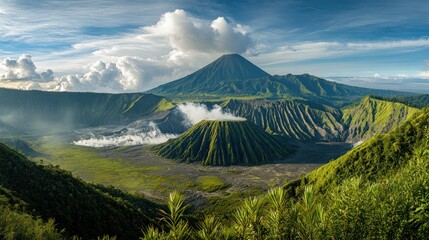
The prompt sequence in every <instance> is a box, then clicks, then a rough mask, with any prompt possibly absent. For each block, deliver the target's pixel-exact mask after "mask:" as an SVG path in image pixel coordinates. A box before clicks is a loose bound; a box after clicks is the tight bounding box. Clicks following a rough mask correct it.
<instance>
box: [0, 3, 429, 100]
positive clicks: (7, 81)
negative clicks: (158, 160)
mask: <svg viewBox="0 0 429 240" xmlns="http://www.w3.org/2000/svg"><path fill="white" fill-rule="evenodd" d="M239 5H240V6H238V5H237V4H231V3H228V2H223V1H214V2H207V3H204V2H200V1H192V0H191V1H190V2H189V3H183V4H182V6H178V5H177V3H172V2H165V3H159V2H158V1H147V2H145V4H142V3H141V2H134V1H123V2H121V3H118V2H116V1H109V0H108V1H103V2H99V1H91V2H87V1H79V0H78V1H73V2H61V1H54V0H41V1H38V2H37V3H36V2H32V1H27V0H22V1H2V2H0V21H1V22H2V23H4V24H2V25H0V61H1V59H3V61H2V62H1V64H0V86H3V87H14V88H21V89H44V90H55V91H95V92H132V91H144V90H148V89H150V88H153V87H156V86H158V85H160V84H163V83H166V82H169V81H172V80H175V79H178V78H179V77H182V76H185V75H187V74H189V73H191V72H193V71H195V70H197V69H198V68H200V67H203V66H204V65H206V64H208V63H209V62H211V61H213V60H214V59H216V58H217V57H219V56H221V55H222V54H225V53H240V54H243V55H245V57H247V58H249V60H251V61H252V62H254V63H256V64H257V65H259V66H260V67H262V68H263V69H264V70H266V71H267V72H269V73H271V74H286V73H289V72H290V73H310V74H314V75H318V76H321V77H329V78H328V79H333V80H335V81H340V82H341V81H343V82H345V83H346V82H347V83H350V82H351V83H352V85H353V84H354V85H358V86H364V87H371V86H373V85H374V86H382V88H386V89H389V88H390V89H401V86H402V87H403V86H407V87H409V88H408V90H410V91H420V92H425V91H426V92H429V84H428V83H427V81H429V80H428V79H429V64H428V61H429V58H428V57H427V56H429V39H428V37H427V34H426V33H425V31H423V29H427V28H429V15H427V14H426V12H425V10H424V9H426V8H425V6H427V3H425V1H420V0H416V1H414V2H413V4H410V3H405V2H403V1H399V0H392V1H390V2H389V3H386V4H373V3H372V2H371V1H369V0H368V1H366V0H365V1H363V3H362V2H350V3H347V4H325V3H324V2H321V1H311V2H306V1H305V2H302V3H301V2H296V1H282V2H276V3H267V4H264V5H263V6H261V5H260V4H254V2H252V1H246V2H243V3H242V4H239ZM171 9H176V10H174V11H172V10H171ZM47 13H49V14H47ZM399 13H400V14H399ZM48 16H49V17H48ZM358 16H359V17H358ZM392 16H395V17H392ZM39 69H40V70H39ZM341 76H343V78H338V77H341ZM379 76H387V77H384V78H382V77H379ZM363 78H365V81H361V80H362V79H363ZM387 79H388V80H389V81H386V80H387ZM410 79H411V80H412V81H411V80H410ZM410 82H413V83H415V84H414V85H412V86H411V87H410V85H406V84H407V83H410ZM383 84H384V85H383ZM378 88H380V87H378Z"/></svg>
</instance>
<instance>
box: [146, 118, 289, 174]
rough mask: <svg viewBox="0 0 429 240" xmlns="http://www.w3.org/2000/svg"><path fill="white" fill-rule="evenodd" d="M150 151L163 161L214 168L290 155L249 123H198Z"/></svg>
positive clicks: (260, 161)
mask: <svg viewBox="0 0 429 240" xmlns="http://www.w3.org/2000/svg"><path fill="white" fill-rule="evenodd" d="M152 149H153V150H154V152H155V153H157V154H158V155H160V156H163V157H166V158H171V159H176V160H178V161H184V162H201V163H202V164H203V165H216V166H219V165H237V164H244V165H247V164H261V163H268V162H272V161H275V160H282V159H284V158H285V157H286V156H288V155H289V154H290V153H291V148H290V147H289V146H288V145H287V144H285V143H284V142H282V141H279V140H277V139H276V138H275V137H272V136H270V135H269V134H267V133H265V132H264V131H263V130H262V129H260V128H258V127H257V126H255V125H253V124H251V123H249V122H248V121H206V120H205V121H201V122H200V123H198V124H196V125H195V126H193V127H192V128H191V129H189V130H188V131H186V132H185V133H184V134H182V135H181V136H180V137H179V138H177V139H171V140H169V141H168V142H166V143H163V144H160V145H157V146H154V147H152Z"/></svg>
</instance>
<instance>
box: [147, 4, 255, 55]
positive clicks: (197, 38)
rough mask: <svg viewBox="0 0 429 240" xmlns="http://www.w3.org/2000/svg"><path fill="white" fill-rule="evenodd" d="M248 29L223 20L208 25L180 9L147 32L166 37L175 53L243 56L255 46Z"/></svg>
mask: <svg viewBox="0 0 429 240" xmlns="http://www.w3.org/2000/svg"><path fill="white" fill-rule="evenodd" d="M246 28H248V27H246V26H242V25H236V26H233V25H232V24H230V23H228V22H227V21H226V20H225V18H224V17H218V18H217V19H215V20H213V21H212V22H211V23H206V22H204V21H202V20H200V19H195V18H191V17H190V16H188V14H187V13H186V12H185V11H184V10H181V9H177V10H175V11H174V12H167V13H165V14H164V15H162V17H161V19H160V20H159V21H158V22H157V23H156V24H155V25H154V26H149V27H145V28H144V30H145V31H147V32H148V33H149V34H153V35H155V36H164V37H166V38H167V39H168V41H169V43H170V46H171V47H172V48H173V49H174V50H176V51H181V52H185V53H189V52H205V53H207V52H215V53H244V52H246V51H247V50H248V49H250V48H252V47H253V45H254V44H253V41H252V39H251V38H250V37H249V35H248V30H247V31H246V30H245V29H246Z"/></svg>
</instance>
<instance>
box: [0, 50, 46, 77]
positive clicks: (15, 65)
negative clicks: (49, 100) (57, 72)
mask: <svg viewBox="0 0 429 240" xmlns="http://www.w3.org/2000/svg"><path fill="white" fill-rule="evenodd" d="M53 74H54V73H53V71H52V70H50V69H48V70H47V71H46V72H42V73H40V74H39V73H37V72H36V65H34V63H33V60H32V59H31V56H30V55H28V54H22V55H21V56H20V57H19V58H18V60H15V59H11V58H5V59H4V60H3V61H2V63H1V66H0V80H9V81H22V80H32V81H36V82H49V81H52V80H53V79H54V75H53Z"/></svg>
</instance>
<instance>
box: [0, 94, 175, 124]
mask: <svg viewBox="0 0 429 240" xmlns="http://www.w3.org/2000/svg"><path fill="white" fill-rule="evenodd" d="M172 106H173V105H172V104H171V103H169V102H168V101H167V100H166V99H165V98H164V97H160V96H155V95H152V94H142V93H129V94H128V93H127V94H105V93H75V92H73V93H72V92H44V91H21V90H12V89H0V130H1V128H2V126H7V127H8V128H7V127H4V128H3V129H6V130H7V131H11V130H12V129H19V130H21V131H24V130H26V131H29V132H34V131H41V132H52V131H64V130H70V129H75V128H79V127H91V126H96V125H102V124H111V123H115V122H120V121H124V120H133V119H138V118H140V117H142V116H147V115H150V114H153V113H154V112H157V111H161V110H165V109H168V108H170V107H172ZM1 122H3V125H2V124H1ZM6 130H3V131H6Z"/></svg>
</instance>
